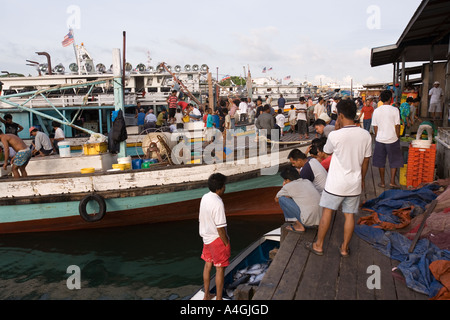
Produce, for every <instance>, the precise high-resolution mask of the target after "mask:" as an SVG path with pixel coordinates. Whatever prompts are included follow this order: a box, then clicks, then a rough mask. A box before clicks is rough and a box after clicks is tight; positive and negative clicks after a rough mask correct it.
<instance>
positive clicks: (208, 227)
mask: <svg viewBox="0 0 450 320" xmlns="http://www.w3.org/2000/svg"><path fill="white" fill-rule="evenodd" d="M225 183H226V177H225V176H224V175H222V174H220V173H216V174H213V175H211V176H210V177H209V179H208V188H209V190H210V192H209V193H207V194H205V195H204V196H203V198H202V201H201V203H200V213H199V222H200V225H199V233H200V236H201V237H202V239H203V252H202V256H201V258H202V259H203V260H204V261H205V267H204V270H203V282H204V290H205V297H204V300H211V299H212V298H213V297H212V296H211V295H210V293H209V285H210V276H211V270H212V267H213V266H214V267H216V289H217V293H216V299H217V300H222V291H223V287H224V281H225V280H224V275H225V268H226V267H228V266H229V264H230V262H229V259H230V256H231V251H230V240H229V237H228V234H227V218H226V215H225V206H224V204H223V201H222V196H223V195H224V194H225Z"/></svg>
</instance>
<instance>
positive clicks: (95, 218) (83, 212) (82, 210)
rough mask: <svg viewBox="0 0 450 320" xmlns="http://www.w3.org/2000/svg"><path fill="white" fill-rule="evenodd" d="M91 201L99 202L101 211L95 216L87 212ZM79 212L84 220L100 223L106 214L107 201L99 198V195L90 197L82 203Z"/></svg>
mask: <svg viewBox="0 0 450 320" xmlns="http://www.w3.org/2000/svg"><path fill="white" fill-rule="evenodd" d="M91 201H95V202H97V203H98V206H99V210H98V212H97V213H95V214H88V213H87V210H86V207H87V205H88V203H89V202H91ZM79 212H80V216H81V217H82V218H83V220H85V221H87V222H98V221H100V220H102V219H103V218H104V217H105V214H106V202H105V199H104V198H103V197H102V196H99V195H98V194H92V195H89V196H87V197H85V198H83V200H81V201H80V205H79Z"/></svg>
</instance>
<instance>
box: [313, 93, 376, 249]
mask: <svg viewBox="0 0 450 320" xmlns="http://www.w3.org/2000/svg"><path fill="white" fill-rule="evenodd" d="M337 109H338V121H339V123H340V124H341V127H342V128H341V129H339V130H337V131H333V132H331V133H330V135H329V136H328V140H327V143H326V145H325V147H324V148H323V149H324V152H325V153H327V154H330V155H331V154H332V155H333V158H332V159H331V164H330V169H329V171H328V177H327V181H326V184H325V189H324V191H323V193H322V197H321V199H320V206H321V207H322V208H323V212H322V219H321V220H320V224H319V231H318V235H317V241H316V242H314V243H311V242H307V243H305V247H306V248H307V249H308V250H310V251H311V252H313V253H314V254H316V255H319V256H323V244H324V240H325V236H326V234H327V232H328V229H329V228H330V223H331V220H332V217H333V213H334V211H336V210H338V209H339V207H340V206H341V205H342V211H343V213H344V215H345V224H344V241H343V243H342V245H341V246H340V248H339V252H340V254H341V256H342V257H348V256H349V254H350V251H349V248H348V245H349V243H350V240H351V238H352V236H353V231H354V228H355V217H354V215H355V214H357V213H358V212H359V205H360V198H361V194H362V191H363V190H364V178H365V176H366V173H367V169H368V167H369V162H370V158H371V156H372V138H371V136H370V133H369V132H368V131H366V130H364V129H362V128H360V127H357V126H355V122H354V119H355V118H356V110H357V108H356V104H355V103H354V102H353V101H352V100H343V101H341V102H339V103H338V105H337Z"/></svg>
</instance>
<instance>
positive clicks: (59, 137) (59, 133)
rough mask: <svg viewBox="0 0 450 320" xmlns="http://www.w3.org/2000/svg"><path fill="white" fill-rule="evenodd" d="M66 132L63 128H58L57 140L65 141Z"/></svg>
mask: <svg viewBox="0 0 450 320" xmlns="http://www.w3.org/2000/svg"><path fill="white" fill-rule="evenodd" d="M65 138H66V137H65V135H64V131H63V130H62V129H61V128H56V130H55V139H65Z"/></svg>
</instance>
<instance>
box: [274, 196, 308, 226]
mask: <svg viewBox="0 0 450 320" xmlns="http://www.w3.org/2000/svg"><path fill="white" fill-rule="evenodd" d="M278 203H279V204H280V207H281V210H283V213H284V218H285V220H286V221H288V222H295V221H298V222H300V223H301V224H302V225H303V223H302V219H301V216H300V213H301V212H300V208H299V207H298V205H297V204H296V203H295V201H294V200H292V199H291V198H286V197H281V198H278Z"/></svg>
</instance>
